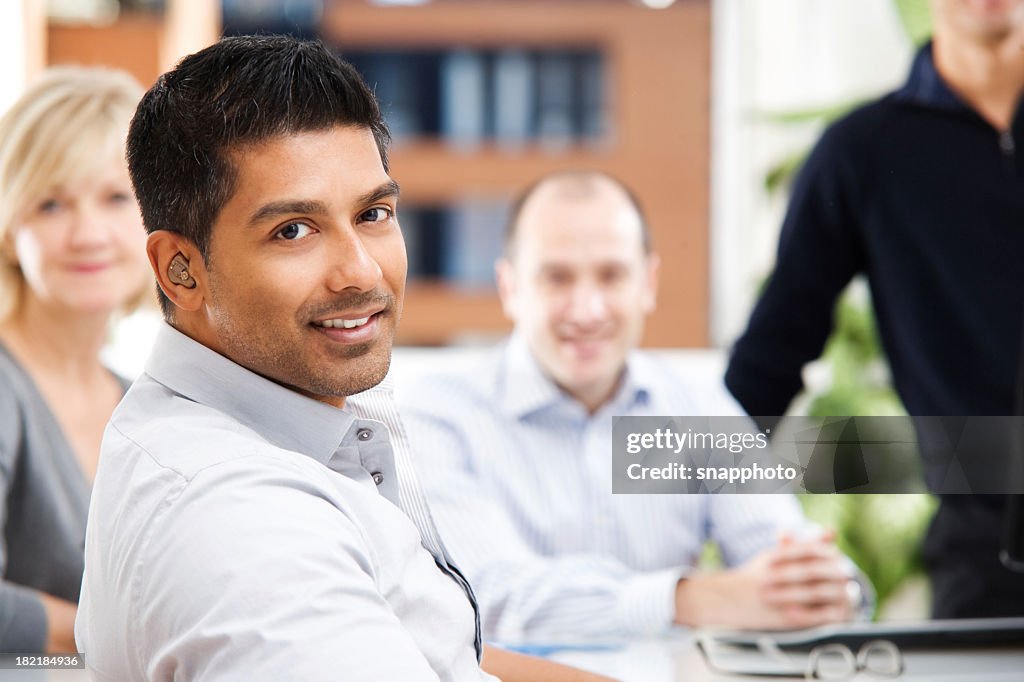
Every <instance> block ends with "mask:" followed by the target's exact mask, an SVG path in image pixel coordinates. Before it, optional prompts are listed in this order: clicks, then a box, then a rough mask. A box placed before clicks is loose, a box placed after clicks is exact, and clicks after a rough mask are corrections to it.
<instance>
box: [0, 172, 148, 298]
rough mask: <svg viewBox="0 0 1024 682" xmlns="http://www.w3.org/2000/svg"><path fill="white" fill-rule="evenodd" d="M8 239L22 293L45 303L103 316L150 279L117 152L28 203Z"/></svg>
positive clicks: (138, 221)
mask: <svg viewBox="0 0 1024 682" xmlns="http://www.w3.org/2000/svg"><path fill="white" fill-rule="evenodd" d="M10 237H11V240H12V244H11V245H12V246H13V249H14V254H15V256H16V258H17V261H18V264H19V265H20V266H21V272H22V275H23V276H24V278H25V281H26V283H27V285H28V287H27V295H28V296H29V297H34V298H36V299H37V301H38V302H39V303H42V304H43V305H44V306H45V307H46V308H52V309H55V310H57V311H64V312H68V313H99V314H110V313H112V312H114V311H115V310H116V309H117V308H119V307H120V306H122V305H123V304H124V303H125V302H126V301H127V300H128V299H130V298H131V297H132V296H134V295H136V294H137V293H138V292H139V290H140V287H142V286H144V285H145V282H146V280H147V279H148V277H149V264H148V261H147V258H146V249H145V244H146V233H145V230H144V229H143V227H142V218H141V216H140V215H139V207H138V205H137V204H136V203H135V195H134V194H132V188H131V181H130V179H129V177H128V168H127V166H126V164H125V162H124V160H123V159H122V158H120V157H119V156H116V155H112V156H111V158H110V160H109V161H108V162H106V163H100V164H98V165H97V166H96V167H95V169H94V170H93V171H92V172H89V173H83V174H82V176H81V177H80V178H79V179H77V180H75V181H73V182H70V183H68V184H66V185H62V186H58V187H54V188H52V189H51V191H50V192H49V193H47V194H46V195H45V196H43V197H42V198H41V199H40V200H39V201H37V202H35V203H33V204H31V205H29V206H27V207H26V208H25V210H24V211H22V213H21V214H20V216H19V219H18V220H16V221H15V223H14V225H13V229H12V231H11V234H10Z"/></svg>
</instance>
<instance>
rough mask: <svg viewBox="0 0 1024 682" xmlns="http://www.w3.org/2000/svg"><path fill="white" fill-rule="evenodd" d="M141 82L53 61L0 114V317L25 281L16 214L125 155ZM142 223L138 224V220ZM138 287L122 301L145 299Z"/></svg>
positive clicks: (132, 305)
mask: <svg viewBox="0 0 1024 682" xmlns="http://www.w3.org/2000/svg"><path fill="white" fill-rule="evenodd" d="M141 97H142V87H141V86H140V85H139V84H138V83H137V82H136V81H135V79H133V78H132V77H131V76H129V75H128V74H127V73H124V72H122V71H115V70H112V69H103V68H91V67H90V68H87V67H69V66H63V67H55V68H51V69H47V70H46V71H45V72H44V73H43V75H42V76H41V77H40V78H39V79H38V80H37V81H36V82H35V83H34V84H33V85H32V86H31V87H29V88H28V90H26V92H25V93H24V94H23V95H22V96H21V97H20V98H19V99H18V101H17V102H15V103H14V105H13V106H12V107H11V108H10V109H9V110H8V111H7V112H6V113H5V114H4V115H3V117H2V118H0V322H2V321H3V320H6V319H7V318H8V317H10V315H11V314H13V313H14V312H15V311H16V310H17V307H18V305H19V302H20V301H21V297H22V295H23V292H24V288H25V286H26V284H25V279H24V277H23V276H22V274H21V268H20V267H19V266H18V263H17V260H16V259H15V257H14V255H13V248H12V245H11V243H10V239H11V235H10V232H11V228H12V226H13V224H14V223H15V221H16V220H17V219H18V217H19V216H20V215H21V214H22V213H23V212H24V211H25V210H26V208H27V207H29V206H31V205H32V204H34V203H35V202H37V201H39V200H41V199H43V198H44V197H45V196H46V195H47V194H48V193H49V192H51V191H53V189H54V188H55V187H58V186H60V185H63V184H67V183H71V182H74V181H76V180H78V179H80V178H81V177H83V176H84V175H86V174H88V173H90V172H92V171H93V170H95V164H96V162H97V161H99V160H104V161H105V160H107V159H109V158H110V154H111V153H113V152H118V153H120V154H121V155H122V157H123V155H124V141H125V137H126V135H127V132H128V124H129V122H130V121H131V118H132V115H133V114H134V113H135V107H136V105H137V104H138V102H139V99H140V98H141ZM139 229H142V227H141V226H140V227H139ZM149 288H150V287H149V286H148V284H147V286H145V287H144V291H140V292H139V293H138V294H137V295H136V296H133V297H132V299H131V300H130V301H129V302H128V304H127V305H126V308H128V309H129V310H130V309H134V308H135V307H137V306H138V305H139V304H140V303H141V302H143V301H144V300H145V299H146V294H147V290H148V289H149Z"/></svg>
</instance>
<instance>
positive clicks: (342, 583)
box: [76, 36, 604, 682]
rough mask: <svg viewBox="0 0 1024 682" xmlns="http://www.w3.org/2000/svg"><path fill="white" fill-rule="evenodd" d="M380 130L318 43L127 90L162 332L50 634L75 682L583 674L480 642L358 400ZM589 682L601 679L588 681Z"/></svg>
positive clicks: (393, 300)
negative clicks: (68, 646) (68, 601)
mask: <svg viewBox="0 0 1024 682" xmlns="http://www.w3.org/2000/svg"><path fill="white" fill-rule="evenodd" d="M388 139H389V136H388V132H387V128H386V127H385V125H384V122H383V119H382V118H381V114H380V111H379V109H378V105H377V102H376V101H375V100H374V98H373V95H372V94H371V92H370V90H369V89H368V88H367V87H366V84H365V83H363V82H362V80H361V79H360V78H359V76H358V74H357V73H356V72H355V70H354V69H353V68H352V67H351V66H350V65H348V64H346V63H344V62H342V61H341V60H339V59H338V58H337V57H336V56H335V55H333V54H332V53H331V52H330V51H329V50H327V48H325V47H324V46H323V45H322V44H320V43H307V42H300V41H298V40H295V39H292V38H286V37H271V36H264V37H235V38H225V39H223V40H221V41H220V42H218V43H216V44H215V45H213V46H211V47H208V48H206V49H204V50H202V51H200V52H197V53H196V54H193V55H190V56H188V57H186V58H184V59H183V60H182V61H181V62H180V63H179V64H178V66H177V67H176V68H175V69H174V70H172V71H170V72H168V73H166V74H164V75H163V76H161V77H160V79H159V80H158V82H157V83H156V85H154V86H153V88H152V89H150V91H149V92H148V93H146V95H145V96H144V97H143V99H142V102H141V103H140V104H139V108H138V112H137V113H136V115H135V118H134V119H133V121H132V126H131V129H130V131H129V134H128V163H129V168H130V171H131V177H132V182H133V185H134V188H135V191H136V194H137V196H138V199H139V205H140V207H141V209H142V216H143V220H144V223H145V226H146V230H147V231H148V232H149V233H150V235H149V240H148V242H147V252H148V254H149V259H150V264H151V266H152V268H153V272H154V274H155V275H156V278H157V282H158V283H159V286H160V291H161V292H162V293H161V299H160V300H161V304H162V307H163V311H164V318H165V320H166V324H165V325H164V326H163V327H162V328H161V330H160V331H159V333H158V337H157V340H156V343H155V345H154V348H153V352H152V354H151V355H150V357H149V360H148V361H147V364H146V369H145V373H144V374H143V375H142V376H141V377H140V378H139V379H138V380H137V381H136V382H135V384H133V386H132V388H131V390H129V392H128V394H127V395H126V396H125V398H124V400H123V401H122V403H121V405H120V406H119V407H118V409H117V411H116V412H115V413H114V415H113V417H112V418H111V421H110V425H109V427H108V429H107V431H106V434H105V437H104V440H103V452H102V457H101V461H100V466H99V470H98V471H97V474H96V484H95V488H94V491H93V497H92V504H91V506H90V510H89V526H88V532H87V535H86V546H85V577H84V578H83V586H82V601H81V607H80V609H79V613H78V620H77V624H76V637H77V641H78V644H79V647H80V650H81V651H82V652H84V655H85V660H86V664H87V666H88V667H89V669H90V670H91V671H92V673H93V675H94V676H95V677H96V678H98V679H100V680H112V681H117V682H121V681H122V680H142V679H145V680H179V679H187V680H192V681H194V682H199V681H204V680H225V679H232V680H268V681H277V680H304V681H312V680H337V679H345V680H357V681H358V680H366V681H376V680H402V681H403V682H405V681H410V682H412V681H417V680H424V681H426V680H433V681H437V680H445V681H449V680H450V681H454V680H459V681H462V680H483V679H493V678H491V676H490V675H488V674H487V673H484V672H483V671H482V670H481V668H480V666H479V661H480V658H481V657H482V659H483V666H484V668H486V669H487V670H488V671H489V672H492V673H495V674H497V675H498V676H499V677H501V678H502V679H503V680H505V682H515V681H517V680H551V681H552V682H555V681H557V680H566V681H568V680H581V681H583V680H596V679H598V678H597V676H593V675H588V674H585V673H581V672H579V671H573V670H571V669H567V668H564V667H563V666H558V665H555V664H550V663H545V662H542V661H537V660H536V659H530V658H528V657H523V656H517V655H515V654H509V653H506V652H501V651H497V650H494V649H491V648H487V647H483V646H482V644H481V640H480V636H479V630H478V628H477V627H476V620H475V603H474V598H473V594H472V591H471V590H470V588H469V586H468V585H467V583H466V581H465V579H464V578H463V577H462V576H461V574H460V573H459V572H458V570H457V569H456V567H455V565H454V564H453V563H452V561H451V557H450V556H449V555H448V553H447V552H446V551H445V549H444V546H443V544H442V543H441V540H440V538H439V536H438V533H437V531H436V529H435V528H434V525H433V523H432V521H431V520H430V514H429V512H428V511H427V508H426V505H425V502H424V499H423V495H422V492H421V491H420V488H419V484H418V482H417V480H416V476H415V473H414V472H413V468H412V464H411V461H410V455H409V450H408V447H407V445H406V441H405V432H404V430H403V429H402V424H401V421H400V420H399V419H398V413H397V411H396V410H395V408H394V405H393V401H392V399H391V392H390V388H389V386H388V385H387V384H386V383H385V384H381V382H382V381H383V380H384V378H385V375H386V374H387V371H388V367H389V364H390V359H391V344H392V339H393V336H394V333H395V328H396V327H397V325H398V319H399V317H400V316H401V312H402V301H403V294H404V291H405V274H406V255H405V244H404V242H403V239H402V233H401V230H400V228H399V224H398V220H397V213H396V212H397V205H398V185H397V184H396V183H395V181H394V180H392V179H391V177H390V176H389V175H388V172H387V144H388ZM601 679H604V678H601Z"/></svg>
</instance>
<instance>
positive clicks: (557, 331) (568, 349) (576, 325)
mask: <svg viewBox="0 0 1024 682" xmlns="http://www.w3.org/2000/svg"><path fill="white" fill-rule="evenodd" d="M656 282H657V262H656V258H655V257H653V256H648V255H646V254H645V253H644V250H643V245H642V237H641V219H640V216H639V215H638V214H637V212H636V210H635V209H634V208H633V206H632V204H631V203H630V202H629V200H628V198H627V197H626V196H625V195H624V194H623V193H622V191H621V190H620V189H619V188H618V187H616V186H615V185H614V184H612V183H610V182H599V183H597V184H596V186H595V187H594V188H593V191H590V192H587V193H584V194H580V193H579V192H568V193H567V192H565V191H560V190H559V187H558V186H557V185H556V186H554V187H551V186H548V187H541V188H539V189H538V190H537V192H536V193H535V194H534V195H533V197H532V198H531V199H530V200H529V201H528V202H527V204H526V205H525V206H524V207H523V210H522V212H521V213H520V219H519V224H518V228H517V234H516V243H515V246H514V254H513V258H512V260H511V261H501V262H499V264H498V284H499V290H500V292H501V297H502V304H503V306H504V309H505V313H506V315H507V316H508V317H509V318H510V319H512V320H513V321H514V322H515V325H516V330H517V331H519V332H520V333H522V334H523V335H524V336H525V338H526V341H527V343H528V344H529V347H530V350H531V351H532V353H533V355H534V357H535V358H536V360H537V361H538V363H539V364H540V365H541V367H542V368H543V369H544V371H545V372H546V373H547V374H548V375H549V376H550V377H551V378H552V379H553V380H554V381H555V382H556V383H557V384H558V385H559V386H560V387H561V388H562V389H563V390H564V391H566V392H567V393H569V394H570V395H572V396H573V397H574V398H576V399H577V400H579V401H580V402H582V403H583V404H584V405H585V406H587V408H588V409H589V410H590V411H594V410H596V409H597V408H598V407H600V406H601V405H602V404H604V403H605V402H607V400H609V399H610V398H611V397H612V395H613V394H614V391H615V388H616V387H617V385H618V382H619V378H620V376H621V374H622V370H623V367H624V366H625V361H626V354H627V353H628V352H629V350H630V349H631V348H633V347H635V346H636V345H637V344H638V343H639V342H640V339H641V336H642V335H643V326H644V318H645V317H646V315H647V314H648V313H650V312H651V311H652V310H653V309H654V302H655V292H656Z"/></svg>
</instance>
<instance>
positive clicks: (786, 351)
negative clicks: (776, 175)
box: [726, 46, 1024, 416]
mask: <svg viewBox="0 0 1024 682" xmlns="http://www.w3.org/2000/svg"><path fill="white" fill-rule="evenodd" d="M1015 140H1021V141H1022V143H1024V113H1022V112H1021V111H1020V110H1018V112H1017V115H1016V116H1015V118H1014V121H1013V126H1012V130H1011V131H1009V132H1007V133H1004V134H1003V135H1000V133H999V132H998V131H997V130H995V129H994V128H993V127H992V126H991V125H990V124H988V123H987V122H986V121H985V120H983V119H982V118H981V117H980V116H979V115H978V114H977V113H976V112H974V111H973V110H972V109H971V108H970V107H968V106H967V105H966V104H965V103H963V102H962V101H961V100H960V99H959V98H958V97H957V96H956V95H955V94H954V93H953V92H952V91H951V90H950V89H949V88H948V86H946V85H945V83H943V82H942V80H941V79H940V77H939V75H938V73H937V72H936V70H935V67H934V65H933V63H932V60H931V50H930V48H929V47H928V46H926V47H925V48H924V49H922V51H921V52H920V53H919V54H918V55H917V58H916V60H915V62H914V66H913V69H912V71H911V74H910V78H909V80H908V81H907V83H906V84H905V85H904V86H903V87H902V88H901V89H899V90H898V91H896V92H894V93H892V94H890V95H888V96H886V97H885V98H883V99H881V100H879V101H877V102H874V103H872V104H869V105H867V106H865V107H862V108H861V109H858V110H857V111H855V112H853V113H852V114H850V115H848V116H847V117H846V118H844V119H843V120H841V121H839V122H838V123H836V124H835V125H833V126H832V127H831V128H829V129H828V130H827V131H826V132H825V134H824V136H823V137H822V139H821V141H820V142H819V143H818V145H817V147H816V148H815V149H814V151H813V153H812V154H811V156H810V157H809V159H808V160H807V163H806V164H805V166H804V168H803V170H802V172H801V173H800V175H799V178H798V179H797V182H796V185H795V188H794V192H793V197H792V200H791V202H790V208H789V212H788V214H787V216H786V220H785V223H784V224H783V228H782V235H781V238H780V241H779V252H778V261H777V265H776V268H775V271H774V273H773V274H772V276H771V278H770V280H769V282H768V284H767V287H766V289H765V292H764V295H763V297H762V298H761V300H760V301H759V302H758V304H757V306H756V308H755V309H754V312H753V315H752V316H751V319H750V323H749V326H748V328H747V330H746V332H745V333H744V334H743V335H742V336H741V337H740V339H739V340H738V341H737V342H736V345H735V348H734V350H733V354H732V358H731V360H730V363H729V368H728V371H727V374H726V384H727V385H728V387H729V389H730V390H731V391H732V393H733V394H734V395H735V396H736V398H737V399H738V400H739V402H740V403H741V404H742V405H743V406H744V407H745V408H746V409H747V411H748V412H749V413H750V414H753V415H766V416H768V415H781V414H782V413H784V412H785V410H786V406H787V405H788V404H789V402H790V400H791V399H792V398H793V396H794V395H795V394H796V393H797V392H798V391H799V390H800V388H801V386H802V383H801V379H800V371H801V368H802V367H803V365H804V364H805V363H807V362H809V361H811V360H813V359H815V358H817V357H818V356H819V355H820V353H821V351H822V348H823V346H824V343H825V340H826V338H827V337H828V335H829V333H830V332H831V329H832V312H833V307H834V304H835V301H836V297H837V296H838V295H839V293H840V292H841V291H842V289H843V288H844V287H845V285H846V284H847V283H848V282H849V281H850V279H851V278H852V277H853V276H854V275H856V274H857V273H860V272H863V273H866V275H867V277H868V281H869V283H870V286H871V292H872V298H873V302H874V306H875V312H876V314H877V317H878V324H879V331H880V334H881V337H882V343H883V345H884V347H885V351H886V353H887V355H888V357H889V362H890V365H891V367H892V374H893V380H894V383H895V385H896V389H897V391H898V392H899V394H900V397H901V398H902V399H903V402H904V404H905V405H906V407H907V410H908V411H909V412H910V414H912V415H1005V414H1013V413H1014V408H1015V404H1014V390H1015V381H1016V373H1017V365H1018V356H1019V354H1020V350H1021V327H1022V320H1024V148H1022V149H1021V150H1019V151H1018V150H1017V149H1016V148H1015V147H1016V145H1015Z"/></svg>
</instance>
